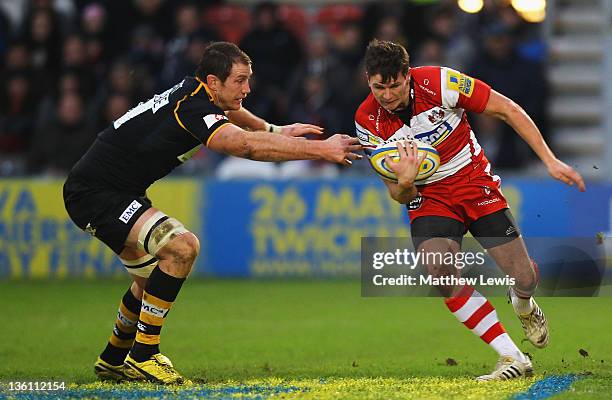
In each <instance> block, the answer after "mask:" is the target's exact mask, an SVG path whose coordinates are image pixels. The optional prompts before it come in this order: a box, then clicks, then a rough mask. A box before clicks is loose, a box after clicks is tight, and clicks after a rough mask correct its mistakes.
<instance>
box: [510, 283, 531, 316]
mask: <svg viewBox="0 0 612 400" xmlns="http://www.w3.org/2000/svg"><path fill="white" fill-rule="evenodd" d="M510 299H511V300H512V307H514V312H516V313H517V314H520V315H527V314H529V313H531V311H533V308H534V307H535V302H534V301H533V297H530V298H528V299H523V298H520V297H518V296H517V295H516V293H515V292H514V289H512V288H511V289H510Z"/></svg>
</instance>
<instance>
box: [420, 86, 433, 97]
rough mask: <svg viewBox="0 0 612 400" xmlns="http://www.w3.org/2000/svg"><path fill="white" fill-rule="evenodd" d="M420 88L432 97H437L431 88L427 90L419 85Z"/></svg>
mask: <svg viewBox="0 0 612 400" xmlns="http://www.w3.org/2000/svg"><path fill="white" fill-rule="evenodd" d="M419 87H420V88H421V90H424V91H426V92H427V93H429V94H430V95H432V96H435V95H436V92H434V91H433V90H431V89H430V88H426V87H425V86H423V85H421V84H419Z"/></svg>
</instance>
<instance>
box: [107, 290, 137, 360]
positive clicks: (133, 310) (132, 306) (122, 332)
mask: <svg viewBox="0 0 612 400" xmlns="http://www.w3.org/2000/svg"><path fill="white" fill-rule="evenodd" d="M140 303H141V302H140V300H138V299H137V298H136V297H134V294H133V293H132V290H131V289H128V290H127V292H125V294H124V295H123V298H122V299H121V303H119V311H118V312H117V320H116V321H115V327H114V328H113V333H112V334H111V336H110V338H109V340H108V344H107V345H106V348H105V349H104V351H103V352H102V354H100V358H101V359H103V360H104V361H106V362H107V363H109V364H111V365H122V364H123V360H125V356H127V354H128V352H129V351H130V348H132V345H133V344H134V338H135V337H136V322H137V321H138V316H139V314H140Z"/></svg>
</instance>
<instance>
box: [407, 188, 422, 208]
mask: <svg viewBox="0 0 612 400" xmlns="http://www.w3.org/2000/svg"><path fill="white" fill-rule="evenodd" d="M422 204H423V196H422V195H421V192H418V193H417V195H416V197H415V198H414V199H412V200H410V202H409V203H408V204H406V208H407V209H408V211H415V210H418V209H419V208H421V205H422Z"/></svg>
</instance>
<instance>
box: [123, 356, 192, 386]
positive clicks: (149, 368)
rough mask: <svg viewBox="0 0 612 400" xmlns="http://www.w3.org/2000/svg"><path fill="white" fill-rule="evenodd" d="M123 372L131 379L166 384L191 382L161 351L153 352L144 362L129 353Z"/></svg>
mask: <svg viewBox="0 0 612 400" xmlns="http://www.w3.org/2000/svg"><path fill="white" fill-rule="evenodd" d="M123 373H124V374H125V376H126V378H127V379H130V380H144V381H149V382H154V383H161V384H164V385H183V384H189V383H191V381H189V380H188V379H185V378H183V376H181V374H179V373H178V372H176V370H175V369H174V366H173V365H172V362H171V361H170V359H169V358H168V357H166V356H165V355H163V354H161V353H157V354H153V355H152V356H151V358H149V359H148V360H145V361H143V362H137V361H136V360H134V359H133V358H132V357H131V356H130V355H129V354H128V356H127V357H126V358H125V362H124V364H123Z"/></svg>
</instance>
